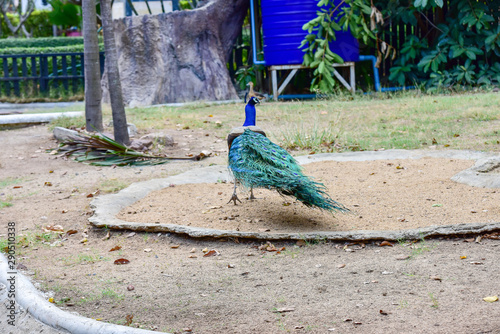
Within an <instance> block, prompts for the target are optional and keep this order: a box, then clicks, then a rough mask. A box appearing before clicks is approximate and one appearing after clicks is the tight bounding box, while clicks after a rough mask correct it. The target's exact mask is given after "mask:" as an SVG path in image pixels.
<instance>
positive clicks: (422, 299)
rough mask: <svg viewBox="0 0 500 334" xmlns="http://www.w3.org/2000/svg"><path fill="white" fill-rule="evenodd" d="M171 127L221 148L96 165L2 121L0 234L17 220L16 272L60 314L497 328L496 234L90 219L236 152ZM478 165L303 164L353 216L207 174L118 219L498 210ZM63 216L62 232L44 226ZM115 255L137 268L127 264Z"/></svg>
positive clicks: (364, 329) (385, 221)
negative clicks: (132, 226) (210, 233)
mask: <svg viewBox="0 0 500 334" xmlns="http://www.w3.org/2000/svg"><path fill="white" fill-rule="evenodd" d="M172 135H173V136H174V139H175V140H176V141H177V142H178V145H177V146H176V148H175V151H172V152H170V153H171V155H181V154H182V155H184V154H186V153H190V152H192V153H199V152H200V151H201V150H210V151H212V152H214V154H215V157H212V158H209V159H206V160H202V161H200V162H174V163H170V164H167V165H161V166H152V167H141V168H128V167H125V168H104V167H93V166H88V165H84V164H79V163H76V162H74V161H71V160H64V159H61V158H59V157H57V156H55V155H51V154H47V153H45V150H46V149H49V148H54V147H56V143H55V141H54V140H53V139H52V136H51V134H50V133H49V132H48V131H47V128H46V127H45V126H34V127H29V128H22V129H16V130H1V131H0V143H1V144H2V145H1V146H2V150H1V151H0V182H3V181H5V180H9V181H8V182H6V183H5V185H3V186H2V187H1V188H0V201H2V202H5V203H10V204H12V206H8V207H4V208H2V209H0V221H1V222H2V224H1V229H0V234H2V236H0V238H2V237H4V236H5V233H6V226H7V223H8V222H15V223H16V229H17V235H18V238H19V244H18V249H17V251H18V259H20V263H21V267H20V268H21V269H22V270H23V272H24V273H26V274H27V275H29V276H30V277H31V278H32V279H33V280H34V281H35V282H37V283H39V284H40V288H41V289H42V290H43V291H47V292H48V294H47V297H48V298H49V297H53V298H54V301H55V303H56V304H58V305H59V306H60V307H61V308H62V309H65V310H68V311H70V312H78V313H79V314H81V315H84V316H87V317H91V318H95V319H100V320H101V321H107V322H112V323H118V324H122V325H124V324H130V325H131V326H138V327H141V328H147V329H154V330H158V331H165V332H172V333H183V332H186V333H215V332H221V333H256V332H262V333H286V332H292V333H331V332H332V333H350V332H356V333H393V332H402V333H429V332H433V333H451V332H454V333H498V332H500V318H499V317H498V314H499V312H500V302H493V303H489V302H486V301H484V300H483V298H485V297H489V296H498V295H499V294H500V285H499V284H498V282H499V281H500V263H499V262H498V258H499V257H500V241H499V240H498V233H497V234H495V233H492V234H489V235H484V236H480V237H479V238H477V236H464V237H456V238H437V239H430V240H420V241H418V242H410V241H405V240H401V241H400V242H398V243H381V242H380V241H378V242H366V243H355V244H351V243H348V242H345V243H338V242H324V241H321V240H318V241H315V242H298V243H296V242H276V243H265V241H252V240H241V239H223V240H206V239H191V238H188V237H185V236H182V235H173V234H164V233H163V234H151V233H133V232H131V231H108V230H106V229H96V228H93V227H92V226H90V225H89V224H88V221H87V218H88V217H89V216H90V215H91V210H90V208H89V203H90V201H91V200H92V196H94V195H98V192H99V193H100V194H103V193H105V192H107V191H113V189H119V188H123V187H124V186H126V185H128V184H130V183H132V182H136V181H143V180H149V179H152V178H159V177H167V176H170V175H175V174H178V173H180V172H182V171H185V170H188V169H191V168H199V167H204V166H209V165H210V164H214V163H215V164H224V163H225V161H226V158H225V157H226V154H227V151H226V146H225V145H226V144H225V141H224V138H216V137H213V136H211V135H209V136H206V133H203V132H202V131H196V130H182V131H173V132H172ZM472 164H473V161H463V160H454V161H451V160H449V159H431V158H429V159H421V160H412V161H410V160H398V161H396V160H391V161H374V162H363V163H360V162H342V163H338V162H324V163H315V164H311V165H308V166H307V167H306V174H308V175H313V176H315V177H316V178H317V179H318V180H319V181H321V182H324V183H325V184H326V185H327V186H328V188H329V193H330V194H331V195H332V198H334V199H335V200H337V201H339V202H341V203H343V204H344V205H346V206H347V207H349V208H350V209H351V210H352V211H353V213H352V214H336V215H335V216H332V215H330V214H326V213H322V212H320V211H318V210H311V209H308V208H304V207H303V206H302V205H301V204H299V203H296V202H294V201H293V200H291V199H288V198H285V199H283V198H281V197H280V196H277V195H275V194H273V193H271V192H269V191H263V190H262V191H261V190H258V191H257V192H256V196H257V197H258V199H257V200H255V201H249V200H244V199H243V198H244V196H245V193H242V194H240V198H242V200H243V203H242V204H241V205H238V206H234V205H233V204H232V203H231V204H227V200H228V199H229V197H230V195H231V192H232V185H231V184H197V185H184V186H180V185H178V186H175V187H170V188H167V189H164V190H162V191H159V192H156V193H154V194H151V195H150V196H149V197H147V198H145V199H143V200H142V201H139V202H138V203H136V204H134V205H133V206H131V207H129V208H127V209H125V210H123V211H122V213H121V214H120V215H121V218H122V219H126V220H132V221H144V222H147V221H150V222H155V221H160V222H169V223H179V224H183V225H184V224H185V225H189V224H191V225H196V226H204V227H212V228H220V229H240V230H242V231H245V230H266V231H267V230H268V232H269V233H273V232H281V231H314V230H353V229H379V230H382V229H405V228H416V227H422V226H428V225H440V224H454V223H469V222H471V223H472V222H488V221H498V218H499V217H500V209H499V205H498V203H500V191H499V190H494V189H480V188H474V187H469V186H465V185H461V184H456V183H454V182H452V181H450V180H449V178H450V177H451V176H452V175H454V174H455V173H457V172H458V171H460V170H463V169H466V168H468V167H470V166H472ZM13 179H15V180H17V181H13ZM55 225H60V226H61V227H62V228H63V229H64V232H65V233H63V234H60V236H59V234H56V233H50V232H45V231H44V228H46V227H47V226H55ZM70 230H73V231H76V233H75V234H68V233H66V232H68V231H70ZM108 232H109V238H108V235H107V234H108ZM495 238H497V239H495ZM384 245H385V246H384ZM117 246H118V247H120V249H118V250H115V251H111V252H110V250H111V249H112V248H115V247H116V248H117ZM118 259H127V260H128V261H129V263H128V264H123V265H117V264H115V260H118Z"/></svg>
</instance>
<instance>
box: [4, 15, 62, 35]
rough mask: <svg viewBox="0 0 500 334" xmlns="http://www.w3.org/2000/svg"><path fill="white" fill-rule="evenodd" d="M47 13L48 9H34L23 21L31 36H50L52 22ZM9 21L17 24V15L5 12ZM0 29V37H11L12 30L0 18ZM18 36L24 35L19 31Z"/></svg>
mask: <svg viewBox="0 0 500 334" xmlns="http://www.w3.org/2000/svg"><path fill="white" fill-rule="evenodd" d="M49 13H50V11H48V10H35V11H33V13H31V15H30V16H29V17H28V19H27V20H26V22H25V24H24V25H25V27H26V30H28V32H30V33H31V34H32V37H35V38H36V37H50V36H52V34H53V32H52V24H51V23H50V22H49ZM7 16H8V17H9V19H10V21H11V22H12V23H13V24H14V25H17V24H18V23H19V16H18V15H17V14H15V13H7ZM0 31H1V35H0V37H1V38H7V37H12V32H11V31H10V29H9V28H8V26H7V23H6V22H5V20H3V19H2V20H0ZM18 35H19V36H24V34H23V33H22V31H19V33H18Z"/></svg>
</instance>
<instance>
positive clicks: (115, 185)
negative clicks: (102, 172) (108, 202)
mask: <svg viewBox="0 0 500 334" xmlns="http://www.w3.org/2000/svg"><path fill="white" fill-rule="evenodd" d="M129 185H130V182H125V181H122V180H118V179H107V180H104V181H103V182H101V184H100V185H99V189H100V191H101V192H103V193H116V192H118V191H120V190H122V189H125V188H127V187H128V186H129Z"/></svg>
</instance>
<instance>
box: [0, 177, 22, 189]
mask: <svg viewBox="0 0 500 334" xmlns="http://www.w3.org/2000/svg"><path fill="white" fill-rule="evenodd" d="M21 182H23V179H21V178H14V177H7V178H5V179H0V189H2V188H5V187H8V186H12V185H14V184H17V183H21Z"/></svg>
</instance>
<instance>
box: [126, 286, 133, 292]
mask: <svg viewBox="0 0 500 334" xmlns="http://www.w3.org/2000/svg"><path fill="white" fill-rule="evenodd" d="M134 289H135V288H134V286H133V285H129V286H127V290H128V291H132V290H134Z"/></svg>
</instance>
